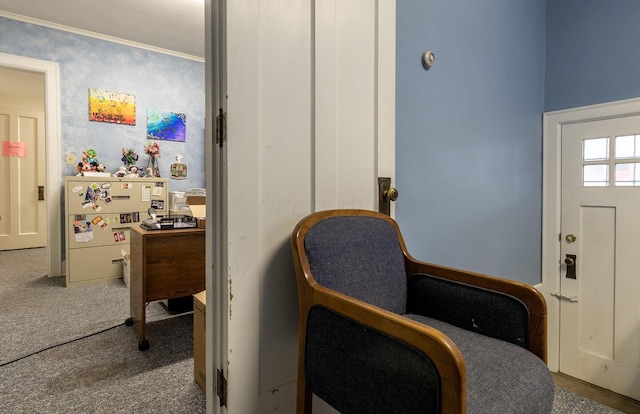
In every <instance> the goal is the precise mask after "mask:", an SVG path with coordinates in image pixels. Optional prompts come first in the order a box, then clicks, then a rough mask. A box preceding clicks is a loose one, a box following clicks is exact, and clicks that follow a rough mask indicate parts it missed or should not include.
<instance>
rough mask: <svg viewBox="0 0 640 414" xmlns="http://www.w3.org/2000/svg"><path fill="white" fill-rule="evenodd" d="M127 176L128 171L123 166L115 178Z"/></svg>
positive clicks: (115, 173) (119, 168) (114, 174)
mask: <svg viewBox="0 0 640 414" xmlns="http://www.w3.org/2000/svg"><path fill="white" fill-rule="evenodd" d="M126 175H127V169H126V168H125V166H124V165H121V166H119V167H118V171H116V172H114V173H113V176H114V177H120V178H122V177H125V176H126Z"/></svg>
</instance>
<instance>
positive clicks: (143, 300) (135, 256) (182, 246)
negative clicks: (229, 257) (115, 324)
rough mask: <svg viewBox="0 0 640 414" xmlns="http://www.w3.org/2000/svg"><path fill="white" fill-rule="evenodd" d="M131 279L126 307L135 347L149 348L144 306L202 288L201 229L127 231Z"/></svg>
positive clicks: (186, 294)
mask: <svg viewBox="0 0 640 414" xmlns="http://www.w3.org/2000/svg"><path fill="white" fill-rule="evenodd" d="M130 238H131V240H130V251H131V253H130V254H131V280H130V287H129V290H130V292H129V293H130V299H129V307H130V311H131V317H130V318H129V319H127V322H126V324H127V325H129V326H131V325H133V326H134V328H135V331H136V334H137V336H138V349H139V350H141V351H144V350H146V349H149V341H148V340H147V336H146V331H145V325H146V312H145V310H146V305H147V303H149V302H153V301H156V300H162V299H174V298H179V297H183V296H189V295H192V294H194V293H198V292H201V291H203V290H205V229H179V230H151V231H147V230H144V229H142V228H141V227H140V226H132V227H131V231H130Z"/></svg>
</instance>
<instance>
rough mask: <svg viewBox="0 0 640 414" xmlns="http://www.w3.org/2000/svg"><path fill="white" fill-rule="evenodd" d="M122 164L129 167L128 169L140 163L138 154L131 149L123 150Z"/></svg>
mask: <svg viewBox="0 0 640 414" xmlns="http://www.w3.org/2000/svg"><path fill="white" fill-rule="evenodd" d="M121 160H122V162H123V163H124V165H125V166H126V167H127V169H128V168H129V167H130V166H132V165H135V164H136V161H138V154H136V153H135V151H134V150H133V149H131V148H122V158H121Z"/></svg>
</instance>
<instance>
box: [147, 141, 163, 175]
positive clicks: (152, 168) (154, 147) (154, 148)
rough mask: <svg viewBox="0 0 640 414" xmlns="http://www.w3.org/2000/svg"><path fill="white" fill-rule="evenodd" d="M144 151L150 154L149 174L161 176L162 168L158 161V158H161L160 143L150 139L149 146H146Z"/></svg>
mask: <svg viewBox="0 0 640 414" xmlns="http://www.w3.org/2000/svg"><path fill="white" fill-rule="evenodd" d="M144 153H145V154H147V155H148V156H149V161H148V162H147V174H148V176H149V177H160V168H159V167H158V163H157V162H156V158H160V145H158V143H157V142H154V143H151V141H149V142H148V143H147V146H146V147H144Z"/></svg>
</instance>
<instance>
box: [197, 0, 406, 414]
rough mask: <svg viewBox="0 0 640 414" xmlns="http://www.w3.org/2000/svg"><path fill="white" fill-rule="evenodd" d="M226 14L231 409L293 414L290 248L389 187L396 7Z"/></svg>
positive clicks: (237, 6) (237, 1) (298, 1)
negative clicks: (305, 232) (380, 183)
mask: <svg viewBox="0 0 640 414" xmlns="http://www.w3.org/2000/svg"><path fill="white" fill-rule="evenodd" d="M225 13H226V20H225V25H226V42H225V54H224V57H223V58H224V59H226V97H227V100H226V108H227V113H228V115H227V125H228V140H227V142H226V143H225V144H224V147H225V150H224V151H223V153H224V154H223V158H222V162H223V163H224V164H225V165H224V166H223V168H224V171H223V173H222V175H223V180H222V184H221V185H222V187H223V188H222V193H223V196H222V198H223V199H222V201H221V208H222V210H223V211H224V213H223V218H222V221H223V222H222V224H221V232H222V235H221V240H223V244H222V246H221V251H222V256H224V257H226V261H225V259H224V258H223V260H222V262H223V263H224V264H223V266H224V268H223V276H222V279H223V280H224V282H225V283H226V284H227V289H228V290H227V293H228V294H227V296H226V298H225V299H224V300H225V301H226V308H225V309H224V312H223V314H225V315H226V317H227V321H226V322H227V327H226V333H227V339H226V341H227V342H226V344H223V345H222V348H224V349H226V355H224V357H223V358H222V361H223V366H221V367H219V368H222V369H223V371H224V372H225V373H226V374H225V375H226V376H227V381H228V390H227V398H228V399H227V408H226V410H227V411H228V412H230V413H238V414H240V413H242V414H244V413H257V412H259V413H266V412H279V413H294V412H295V391H296V376H297V371H296V370H297V334H298V332H297V292H296V283H295V273H294V269H293V264H292V258H291V247H290V236H291V232H292V230H293V228H294V226H295V224H296V223H297V222H298V221H299V220H300V219H301V218H302V217H303V216H305V215H307V214H309V213H311V212H313V211H317V210H322V209H329V208H340V207H342V208H366V209H374V210H375V209H377V200H378V196H377V178H378V176H379V175H381V176H387V177H391V178H392V180H393V179H394V171H395V168H394V159H395V153H394V148H395V147H394V139H395V136H394V123H395V117H394V111H395V99H394V97H395V1H389V0H321V1H311V2H310V1H307V0H291V1H286V2H274V1H267V0H234V1H233V2H227V3H226V7H225ZM208 396H209V395H208ZM322 410H327V411H329V410H328V409H327V408H326V407H325V408H321V407H318V408H317V410H316V411H314V412H323V411H322Z"/></svg>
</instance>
